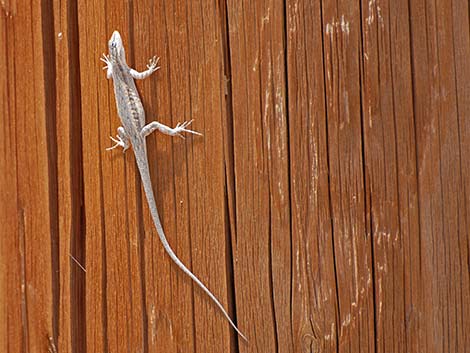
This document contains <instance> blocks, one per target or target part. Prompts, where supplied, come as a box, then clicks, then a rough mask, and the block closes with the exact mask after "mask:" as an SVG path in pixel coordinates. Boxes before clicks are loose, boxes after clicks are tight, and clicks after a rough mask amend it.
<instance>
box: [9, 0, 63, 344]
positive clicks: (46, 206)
mask: <svg viewBox="0 0 470 353" xmlns="http://www.w3.org/2000/svg"><path fill="white" fill-rule="evenodd" d="M42 5H44V6H47V3H44V4H42V3H41V2H39V1H33V2H25V1H18V2H15V3H9V4H6V8H5V4H4V5H3V6H2V17H3V16H5V13H4V12H3V11H5V10H6V11H5V12H6V13H7V14H8V16H9V17H8V18H5V17H4V18H2V37H3V38H4V39H6V41H5V44H2V47H4V48H5V51H4V52H3V51H2V53H4V54H2V56H4V55H5V56H6V57H4V58H3V65H5V66H3V68H5V69H6V70H5V71H6V72H7V74H5V75H3V74H2V81H3V82H2V87H3V88H2V90H3V93H4V95H3V98H2V99H3V102H5V105H4V106H3V107H2V109H1V110H2V113H5V114H2V118H1V119H2V175H3V174H4V173H3V172H5V176H6V177H5V179H4V178H3V177H2V178H1V182H0V184H2V187H1V188H2V191H5V193H4V194H3V193H2V205H3V206H2V208H4V211H5V217H7V218H5V219H3V220H2V221H4V222H2V235H4V236H2V237H1V238H2V248H3V249H4V251H7V253H4V255H6V256H5V257H3V256H2V266H1V267H2V271H3V270H5V271H7V272H6V273H8V274H7V285H6V286H5V287H4V289H6V291H5V292H2V293H1V298H2V299H1V300H2V301H3V300H5V301H6V308H5V314H6V316H5V318H6V329H5V331H2V332H5V333H6V334H7V335H8V336H7V337H6V338H4V339H2V341H3V342H6V344H2V345H3V346H6V348H7V351H11V352H22V351H45V350H47V346H48V342H49V341H48V337H51V336H52V335H53V332H52V331H53V327H52V326H53V325H52V323H53V289H52V279H53V277H52V274H51V272H52V271H51V270H52V268H51V267H52V266H51V258H52V257H51V248H52V240H53V239H54V238H55V237H56V236H57V233H56V229H55V222H56V221H57V210H56V208H55V196H56V195H55V188H56V179H55V174H54V153H53V151H51V148H52V144H53V142H52V139H53V138H55V136H53V134H51V131H50V130H48V128H49V127H50V126H51V125H52V123H53V119H54V109H53V105H52V104H51V103H52V100H53V95H54V91H53V90H52V91H47V88H48V87H47V85H48V83H50V82H51V80H52V76H51V72H50V70H49V69H48V68H47V67H46V66H45V64H46V61H47V60H48V59H50V54H51V53H52V48H51V44H50V43H49V42H48V41H47V39H48V38H47V36H46V33H47V28H44V27H43V26H47V20H46V24H44V23H43V21H44V18H43V17H42ZM2 71H3V70H2ZM5 71H4V72H5ZM4 183H5V184H4ZM2 213H3V212H2ZM2 217H3V216H2ZM4 261H7V262H4ZM2 321H3V320H2Z"/></svg>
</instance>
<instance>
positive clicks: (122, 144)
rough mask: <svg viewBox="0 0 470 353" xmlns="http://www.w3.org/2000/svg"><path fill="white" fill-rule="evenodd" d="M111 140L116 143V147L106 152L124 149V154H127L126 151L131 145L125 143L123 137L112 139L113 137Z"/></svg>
mask: <svg viewBox="0 0 470 353" xmlns="http://www.w3.org/2000/svg"><path fill="white" fill-rule="evenodd" d="M109 138H110V139H111V140H113V141H114V142H115V145H114V146H111V147H108V148H107V149H106V151H111V150H113V149H115V148H117V147H122V152H126V150H127V149H128V148H129V144H128V143H127V142H126V141H124V140H123V139H122V138H121V136H119V135H116V138H114V137H112V136H109Z"/></svg>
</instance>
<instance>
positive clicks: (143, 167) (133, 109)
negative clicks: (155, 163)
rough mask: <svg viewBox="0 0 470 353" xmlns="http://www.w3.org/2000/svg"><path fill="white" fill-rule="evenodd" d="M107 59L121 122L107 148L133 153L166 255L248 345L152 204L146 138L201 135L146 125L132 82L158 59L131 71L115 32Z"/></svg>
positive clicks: (180, 128)
mask: <svg viewBox="0 0 470 353" xmlns="http://www.w3.org/2000/svg"><path fill="white" fill-rule="evenodd" d="M108 47H109V55H105V54H103V57H102V58H101V60H102V61H103V62H105V63H106V66H105V67H104V69H106V70H107V72H106V76H107V78H108V79H110V78H112V79H113V83H114V95H115V98H116V105H117V110H118V114H119V118H120V119H121V122H122V126H120V127H119V128H118V129H117V132H118V134H117V136H116V138H113V137H111V139H112V140H113V141H114V142H115V145H114V146H112V147H110V148H108V150H111V149H114V148H116V147H122V148H123V151H126V150H127V149H128V148H129V147H130V146H131V145H132V149H133V150H134V155H135V159H136V162H137V167H138V169H139V172H140V176H141V179H142V185H143V187H144V193H145V196H146V197H147V202H148V206H149V209H150V214H151V216H152V219H153V222H154V224H155V228H156V229H157V233H158V236H159V237H160V240H161V242H162V244H163V247H164V248H165V251H166V252H167V253H168V255H169V256H170V258H171V259H172V260H173V261H174V262H175V263H176V265H177V266H178V267H179V268H180V269H181V270H182V271H183V272H184V273H186V274H187V275H188V276H189V277H191V279H192V280H193V281H194V282H196V284H197V285H198V286H199V287H201V288H202V290H204V292H206V294H207V295H208V296H209V297H210V298H211V299H212V300H213V301H214V302H215V304H217V306H218V307H219V309H220V310H221V311H222V313H223V314H224V315H225V317H226V318H227V320H228V321H229V322H230V324H231V325H232V326H233V328H234V329H235V330H236V331H237V333H238V334H239V335H240V336H241V337H242V338H243V339H244V340H245V341H247V339H246V337H245V336H244V335H243V333H241V332H240V330H239V329H238V328H237V326H236V325H235V324H234V323H233V321H232V319H231V318H230V316H229V315H228V313H227V312H226V311H225V308H224V307H223V306H222V304H220V302H219V301H218V300H217V298H216V297H215V296H214V294H212V292H211V291H209V289H207V287H206V286H205V285H204V284H203V283H202V282H201V281H200V280H199V279H198V278H197V277H196V276H195V275H194V274H193V273H192V272H191V271H190V270H189V269H188V268H187V267H186V266H185V265H184V264H183V263H182V262H181V260H180V259H179V258H178V257H177V256H176V254H175V252H174V251H173V249H172V248H171V247H170V244H169V243H168V240H167V239H166V236H165V233H164V232H163V227H162V224H161V222H160V217H159V215H158V211H157V205H156V202H155V196H154V194H153V189H152V183H151V180H150V171H149V162H148V157H147V147H146V142H145V138H146V137H147V136H148V135H149V134H151V133H152V132H154V131H155V130H159V131H160V132H162V133H164V134H167V135H170V136H180V137H182V135H181V134H182V133H183V132H187V133H191V134H196V135H201V134H200V133H198V132H196V131H192V130H189V129H187V127H188V126H189V124H191V122H192V120H191V121H187V122H184V123H183V124H180V123H178V124H177V125H176V127H175V128H170V127H168V126H166V125H163V124H161V123H159V122H157V121H153V122H151V123H149V124H147V125H145V111H144V107H143V106H142V101H141V100H140V96H139V93H138V92H137V89H136V86H135V83H134V79H138V80H141V79H144V78H146V77H148V76H150V75H151V74H152V73H154V72H155V71H157V70H158V69H159V67H157V64H158V59H157V58H156V57H153V58H152V59H150V62H149V64H148V65H147V70H146V71H143V72H138V71H136V70H134V69H131V68H129V66H128V65H127V62H126V57H125V51H124V46H123V43H122V38H121V35H120V34H119V32H118V31H114V32H113V35H112V36H111V39H110V40H109V42H108Z"/></svg>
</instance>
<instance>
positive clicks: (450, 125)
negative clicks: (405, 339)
mask: <svg viewBox="0 0 470 353" xmlns="http://www.w3.org/2000/svg"><path fill="white" fill-rule="evenodd" d="M454 6H455V7H454ZM458 7H459V8H461V9H462V10H464V9H468V4H467V5H466V6H465V4H464V3H463V2H459V1H456V2H455V5H454V4H452V3H449V2H445V1H431V2H422V1H411V3H410V13H411V16H412V18H416V21H412V23H411V31H412V41H411V45H412V50H413V82H414V99H415V114H416V144H417V169H418V183H419V209H420V228H421V234H420V235H421V238H420V239H421V254H422V261H421V264H420V266H421V271H422V273H423V282H422V290H423V293H426V295H423V313H422V317H423V324H424V328H423V329H422V330H421V332H422V334H421V336H420V346H421V347H423V348H424V349H426V350H429V351H442V352H444V351H455V352H460V351H462V352H463V351H464V350H465V343H464V342H468V330H465V329H464V328H465V327H466V326H468V320H466V319H464V318H465V317H466V316H468V310H469V306H468V301H467V300H465V299H464V298H468V296H469V275H468V274H469V267H468V266H469V264H468V261H462V259H463V258H468V247H465V246H462V245H463V244H468V232H469V228H468V226H467V223H466V221H465V218H466V216H464V215H466V214H468V208H467V207H466V201H465V200H467V201H468V191H467V190H468V188H467V187H466V185H464V183H463V181H464V179H463V178H464V175H465V174H463V173H462V170H464V169H465V168H464V167H463V165H462V161H463V160H468V149H466V148H464V149H462V148H461V147H460V146H461V145H460V141H462V140H461V138H462V134H463V135H464V136H467V135H468V129H465V128H463V129H462V131H461V130H460V128H461V127H465V126H466V127H468V123H467V121H468V114H465V112H466V111H468V104H466V103H465V101H466V100H465V99H463V101H462V103H463V105H462V106H460V105H459V99H458V98H459V97H460V98H461V97H462V94H463V92H459V93H458V92H457V88H458V87H459V86H458V85H457V82H462V80H464V79H465V77H467V78H468V75H469V71H468V69H463V68H462V66H461V65H456V60H457V58H456V53H458V52H459V51H460V50H462V51H468V50H469V48H468V39H467V40H465V37H466V36H468V33H467V35H457V37H458V38H461V39H463V42H462V43H459V44H457V42H456V39H455V38H454V35H455V32H454V29H453V28H454V26H455V25H457V23H459V22H460V21H463V23H466V22H468V11H467V13H462V14H459V15H457V14H456V11H455V9H456V8H458ZM457 48H460V49H457ZM457 70H458V74H460V75H461V76H460V77H459V78H458V79H457ZM460 87H461V86H460ZM460 107H461V108H462V109H463V110H462V111H461V110H460ZM461 112H462V113H461ZM462 146H463V145H462ZM431 323H434V324H431Z"/></svg>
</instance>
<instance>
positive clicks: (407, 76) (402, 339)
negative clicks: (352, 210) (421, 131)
mask: <svg viewBox="0 0 470 353" xmlns="http://www.w3.org/2000/svg"><path fill="white" fill-rule="evenodd" d="M407 9H408V4H407V2H403V1H397V2H394V3H393V4H392V3H390V4H389V3H384V2H382V1H371V2H370V1H363V3H362V29H363V31H362V39H363V52H364V54H363V61H362V64H363V68H364V70H363V72H364V79H363V87H362V100H363V131H364V143H365V146H364V150H365V170H366V182H367V184H366V195H367V196H366V199H367V200H368V209H367V213H368V215H367V216H368V222H369V227H370V232H371V235H372V237H373V238H372V239H373V247H374V252H373V266H374V287H375V315H376V317H375V320H376V327H375V329H376V332H375V336H376V342H377V345H376V350H377V351H378V352H403V351H407V350H408V349H409V350H412V349H417V347H416V346H414V344H413V343H414V342H413V341H414V338H413V337H416V335H415V334H414V333H411V334H410V335H409V336H410V337H409V339H408V337H407V336H408V335H407V332H408V330H407V327H406V323H407V318H410V317H411V316H412V315H415V312H414V311H413V308H412V305H416V304H417V303H414V300H415V298H416V296H413V292H412V289H416V285H415V283H416V282H415V281H417V279H419V278H416V275H417V274H418V273H417V272H416V271H413V267H412V266H410V264H411V265H413V264H416V262H414V260H413V259H414V256H411V258H409V255H408V254H409V253H410V252H411V253H416V252H417V251H419V246H417V245H418V243H417V242H416V241H413V239H417V235H418V234H419V224H418V214H416V213H413V210H416V209H417V204H416V201H417V180H416V168H415V166H416V157H415V147H414V136H415V131H414V125H413V119H412V117H413V110H412V108H413V104H412V80H411V63H410V61H409V58H410V52H409V48H410V46H409V28H408V23H409V22H408V18H407V16H405V15H407V14H408V11H407ZM399 14H402V15H403V16H401V17H399V16H398V15H399ZM408 151H409V152H408ZM400 195H402V196H401V197H400ZM410 210H411V216H412V217H411V218H410ZM400 220H402V222H400ZM410 230H413V232H410ZM407 265H408V266H407ZM407 274H409V275H407ZM413 287H415V288H413ZM410 322H411V325H410V326H409V327H412V328H413V329H414V330H413V331H417V327H416V325H415V323H416V322H415V320H411V321H410ZM408 344H410V346H409V347H408ZM407 347H408V348H407Z"/></svg>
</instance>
